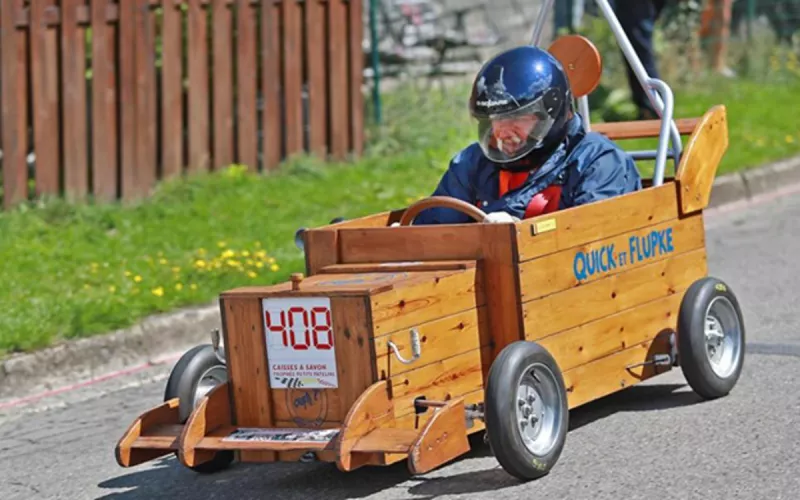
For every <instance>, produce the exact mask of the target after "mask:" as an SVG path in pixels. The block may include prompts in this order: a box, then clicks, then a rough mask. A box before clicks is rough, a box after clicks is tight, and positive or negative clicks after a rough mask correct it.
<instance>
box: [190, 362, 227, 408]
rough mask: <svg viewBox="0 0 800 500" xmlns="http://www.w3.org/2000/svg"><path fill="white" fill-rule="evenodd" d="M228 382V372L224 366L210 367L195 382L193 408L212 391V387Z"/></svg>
mask: <svg viewBox="0 0 800 500" xmlns="http://www.w3.org/2000/svg"><path fill="white" fill-rule="evenodd" d="M227 381H228V371H227V370H226V369H225V367H224V366H220V365H216V366H212V367H211V368H209V369H208V370H206V371H205V372H203V375H202V376H201V377H200V380H199V381H198V382H197V387H195V389H194V407H195V408H197V405H199V404H200V401H202V400H203V398H204V397H205V396H206V395H207V394H208V393H209V392H210V391H211V389H213V388H214V387H216V386H218V385H220V384H224V383H225V382H227Z"/></svg>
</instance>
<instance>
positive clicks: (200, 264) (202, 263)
mask: <svg viewBox="0 0 800 500" xmlns="http://www.w3.org/2000/svg"><path fill="white" fill-rule="evenodd" d="M194 265H195V266H196V267H199V268H203V267H206V261H204V260H196V261H195V263H194Z"/></svg>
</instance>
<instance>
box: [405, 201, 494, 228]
mask: <svg viewBox="0 0 800 500" xmlns="http://www.w3.org/2000/svg"><path fill="white" fill-rule="evenodd" d="M434 207H443V208H452V209H454V210H458V211H459V212H461V213H463V214H466V215H469V216H470V217H472V218H473V219H475V220H476V221H478V222H485V221H486V218H487V217H488V216H487V215H486V212H484V211H483V210H481V209H480V208H478V207H476V206H475V205H470V204H469V203H467V202H465V201H462V200H459V199H458V198H452V197H450V196H431V197H429V198H425V199H424V200H419V201H418V202H416V203H413V204H412V205H411V206H410V207H408V208H407V209H406V211H405V212H404V213H403V216H402V217H400V225H401V226H409V225H411V223H412V222H414V219H416V218H417V215H419V213H420V212H422V211H423V210H427V209H429V208H434Z"/></svg>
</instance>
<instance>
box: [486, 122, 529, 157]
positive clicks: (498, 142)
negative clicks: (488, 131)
mask: <svg viewBox="0 0 800 500" xmlns="http://www.w3.org/2000/svg"><path fill="white" fill-rule="evenodd" d="M537 121H538V118H537V117H536V116H534V115H525V116H517V117H514V118H498V119H497V120H494V121H493V122H492V138H493V139H494V143H495V146H496V147H497V149H499V150H500V151H502V152H503V153H505V154H507V155H513V154H514V153H516V152H517V150H519V149H520V148H521V147H522V146H523V145H524V144H525V140H526V139H527V138H528V135H529V134H530V133H531V130H533V127H535V126H536V122H537Z"/></svg>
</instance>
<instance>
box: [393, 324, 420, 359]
mask: <svg viewBox="0 0 800 500" xmlns="http://www.w3.org/2000/svg"><path fill="white" fill-rule="evenodd" d="M409 337H410V339H411V359H405V358H404V357H403V356H402V355H400V349H398V348H397V345H396V344H395V343H394V342H392V341H391V340H390V341H389V342H387V345H388V346H389V348H390V349H391V350H392V351H393V352H394V355H395V357H396V358H397V360H398V361H400V362H401V363H403V364H404V365H410V364H411V363H413V362H414V361H416V360H418V359H419V357H420V356H422V345H421V344H420V341H419V330H417V329H416V328H412V329H411V331H410V332H409Z"/></svg>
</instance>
